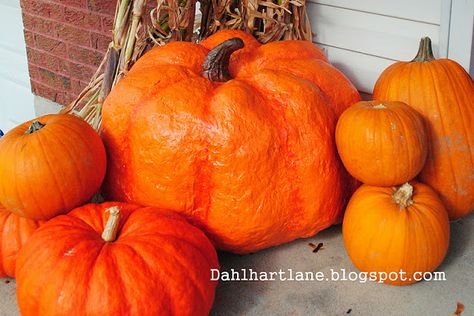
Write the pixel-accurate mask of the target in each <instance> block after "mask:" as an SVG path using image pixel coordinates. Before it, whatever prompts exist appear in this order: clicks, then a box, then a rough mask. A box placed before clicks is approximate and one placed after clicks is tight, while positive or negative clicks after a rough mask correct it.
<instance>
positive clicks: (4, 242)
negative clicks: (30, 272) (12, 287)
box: [0, 205, 44, 278]
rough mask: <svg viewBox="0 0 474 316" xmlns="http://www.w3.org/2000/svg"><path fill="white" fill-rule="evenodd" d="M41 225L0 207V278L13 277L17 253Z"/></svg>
mask: <svg viewBox="0 0 474 316" xmlns="http://www.w3.org/2000/svg"><path fill="white" fill-rule="evenodd" d="M43 223H44V222H42V221H35V220H31V219H27V218H24V217H20V216H18V215H15V214H13V213H12V212H10V211H8V210H6V209H5V208H3V207H2V206H1V205H0V278H4V277H12V278H14V277H15V266H16V257H17V255H18V252H19V251H20V249H21V247H23V245H24V244H25V243H26V241H27V240H28V238H30V236H31V235H32V234H33V233H34V232H35V231H36V229H38V227H39V226H40V225H42V224H43Z"/></svg>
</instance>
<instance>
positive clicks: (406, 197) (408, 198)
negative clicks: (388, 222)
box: [392, 182, 413, 209]
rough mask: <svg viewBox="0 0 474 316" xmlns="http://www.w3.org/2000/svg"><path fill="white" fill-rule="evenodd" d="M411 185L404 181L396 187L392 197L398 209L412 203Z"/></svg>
mask: <svg viewBox="0 0 474 316" xmlns="http://www.w3.org/2000/svg"><path fill="white" fill-rule="evenodd" d="M412 197H413V186H412V185H411V184H410V183H408V182H407V183H405V184H403V185H401V186H400V187H399V188H397V189H396V191H395V193H393V195H392V198H393V201H394V202H395V203H397V204H398V205H400V209H404V208H407V207H408V206H410V205H412V204H413V200H412Z"/></svg>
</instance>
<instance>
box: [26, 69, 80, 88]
mask: <svg viewBox="0 0 474 316" xmlns="http://www.w3.org/2000/svg"><path fill="white" fill-rule="evenodd" d="M37 75H38V77H37V78H33V79H35V80H37V81H39V82H41V83H42V84H44V85H46V86H49V87H52V88H55V89H56V90H58V91H64V90H69V89H71V79H69V78H68V77H65V76H63V75H60V74H57V73H55V72H53V71H50V70H48V69H44V68H38V71H37Z"/></svg>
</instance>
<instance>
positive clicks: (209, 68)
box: [202, 37, 244, 82]
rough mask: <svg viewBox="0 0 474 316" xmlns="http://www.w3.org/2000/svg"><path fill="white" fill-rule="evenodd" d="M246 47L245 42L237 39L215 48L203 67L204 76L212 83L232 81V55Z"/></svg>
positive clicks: (208, 55) (229, 40)
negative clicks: (230, 68)
mask: <svg viewBox="0 0 474 316" xmlns="http://www.w3.org/2000/svg"><path fill="white" fill-rule="evenodd" d="M242 47H244V41H242V40H241V39H240V38H238V37H235V38H231V39H228V40H227V41H224V42H222V43H221V44H219V45H218V46H216V47H214V48H213V49H212V50H211V51H210V52H209V54H207V56H206V59H205V60H204V63H203V65H202V75H203V76H204V77H206V78H208V79H209V80H211V81H217V82H226V81H229V80H230V79H232V77H231V75H230V73H229V60H230V55H232V53H233V52H235V51H236V50H239V49H241V48H242Z"/></svg>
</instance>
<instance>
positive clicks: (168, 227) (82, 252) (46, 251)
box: [16, 202, 219, 316]
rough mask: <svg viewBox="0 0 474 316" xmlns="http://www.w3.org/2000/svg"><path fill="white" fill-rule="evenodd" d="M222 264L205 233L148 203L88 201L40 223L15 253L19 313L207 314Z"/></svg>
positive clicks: (152, 315) (36, 314) (25, 315)
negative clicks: (216, 273)
mask: <svg viewBox="0 0 474 316" xmlns="http://www.w3.org/2000/svg"><path fill="white" fill-rule="evenodd" d="M211 269H219V264H218V261H217V254H216V251H215V249H214V247H213V246H212V244H211V242H210V241H209V240H208V239H207V237H206V236H205V235H204V233H203V232H201V231H200V230H199V229H197V228H196V227H194V226H192V225H190V224H189V223H188V222H187V221H186V220H185V219H184V218H183V217H182V216H180V215H178V214H176V213H173V212H170V211H165V210H160V209H156V208H152V207H139V206H133V205H128V204H121V203H114V202H107V203H104V204H88V205H85V206H83V207H80V208H77V209H75V210H73V211H72V212H70V213H69V214H68V215H62V216H58V217H56V218H54V219H52V220H51V221H49V222H48V223H46V224H45V225H43V226H42V227H41V228H40V229H39V230H38V231H37V232H36V233H35V234H34V235H33V236H32V237H31V238H30V240H29V241H28V242H27V243H26V245H25V246H24V247H23V249H22V250H21V251H20V254H19V256H18V260H17V268H16V275H17V300H18V306H19V309H20V312H21V314H22V315H24V316H29V315H32V316H40V315H50V316H54V315H77V313H78V312H79V311H80V312H81V314H83V315H140V316H157V315H183V316H185V315H193V316H194V315H208V313H209V311H210V309H211V306H212V303H213V300H214V291H215V286H216V283H217V282H215V281H211Z"/></svg>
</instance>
